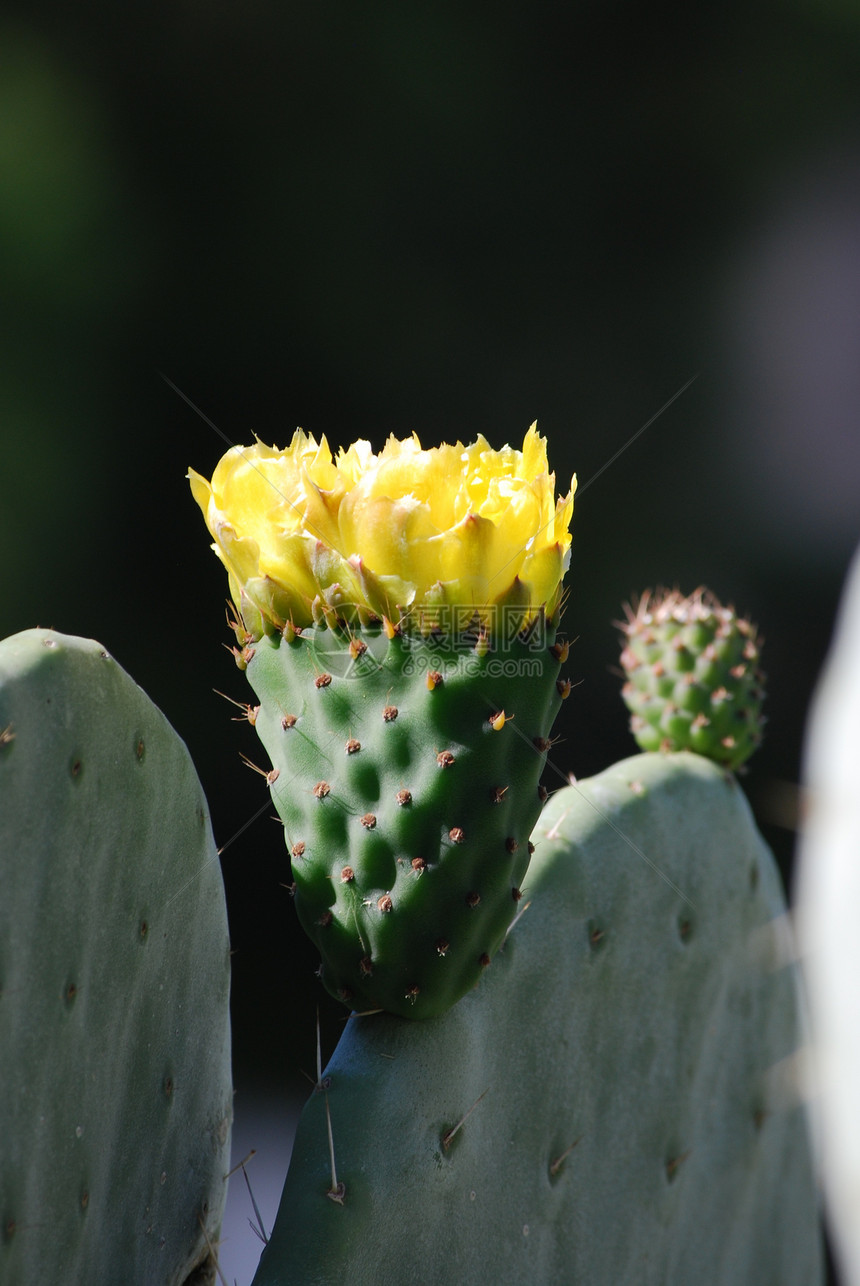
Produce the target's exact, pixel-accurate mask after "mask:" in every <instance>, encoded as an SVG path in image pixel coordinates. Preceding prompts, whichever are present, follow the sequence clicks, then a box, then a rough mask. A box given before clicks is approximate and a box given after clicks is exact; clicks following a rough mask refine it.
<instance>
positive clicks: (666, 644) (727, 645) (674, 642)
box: [621, 589, 764, 770]
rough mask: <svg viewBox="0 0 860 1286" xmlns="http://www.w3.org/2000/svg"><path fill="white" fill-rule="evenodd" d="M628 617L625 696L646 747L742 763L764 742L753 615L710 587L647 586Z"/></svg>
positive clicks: (640, 741) (641, 743)
mask: <svg viewBox="0 0 860 1286" xmlns="http://www.w3.org/2000/svg"><path fill="white" fill-rule="evenodd" d="M626 613H627V620H626V621H625V622H623V623H621V629H622V631H623V638H624V650H623V652H622V654H621V664H622V665H623V667H624V672H625V675H626V680H627V681H626V683H625V684H624V687H623V689H622V695H623V697H624V701H625V703H626V705H627V708H628V709H629V710H630V713H631V716H632V717H631V720H630V728H631V731H632V733H633V735H634V737H635V738H636V741H637V742H638V744H639V746H640V747H641V748H642V750H664V751H672V750H693V751H695V752H696V754H699V755H705V756H706V757H707V758H708V759H713V760H714V761H715V762H716V763H718V764H722V765H723V767H725V768H728V769H730V770H735V769H737V768H739V767H740V766H741V764H743V763H744V762H745V760H747V759H748V758H749V756H750V755H751V754H752V752H753V751H754V750H755V748H756V746H757V745H758V744H759V742H760V741H761V730H762V725H763V719H762V715H761V706H762V701H763V700H764V692H763V690H762V684H763V682H764V676H763V675H762V673H761V670H760V669H759V666H758V662H759V652H760V645H759V642H758V639H757V637H756V630H755V627H754V626H753V625H751V624H750V622H749V621H747V620H744V619H743V618H742V617H739V616H737V615H736V613H735V612H734V610H733V609H732V608H730V607H723V606H722V605H721V603H720V602H719V601H718V600H717V599H716V598H715V597H714V596H713V595H712V594H710V593H709V592H707V591H706V590H701V589H699V590H697V591H696V592H695V593H694V594H691V595H690V596H689V598H684V597H683V596H682V595H681V594H679V593H678V592H677V591H676V590H673V591H671V592H668V593H666V592H663V593H660V594H658V595H657V596H654V597H652V596H651V594H650V593H647V592H646V593H645V594H643V595H642V598H641V599H640V602H639V606H638V608H637V610H636V611H633V610H632V609H631V608H629V607H628V608H627V609H626Z"/></svg>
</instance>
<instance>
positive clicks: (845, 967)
mask: <svg viewBox="0 0 860 1286" xmlns="http://www.w3.org/2000/svg"><path fill="white" fill-rule="evenodd" d="M858 657H860V553H858V554H857V555H855V558H854V563H853V566H852V568H851V571H850V573H849V576H848V580H847V583H846V587H845V591H844V594H843V599H842V605H841V608H840V612H839V618H838V622H837V627H836V632H835V634H834V638H833V643H832V645H831V650H830V655H829V657H828V660H827V665H826V667H825V670H824V673H823V675H822V678H821V681H820V683H819V685H818V689H817V692H816V695H815V701H814V704H813V708H812V714H811V718H810V723H809V729H808V736H807V743H806V747H805V752H804V759H805V764H804V786H805V803H806V808H805V810H804V817H803V822H802V831H801V841H800V866H799V877H798V881H797V922H798V932H799V935H800V942H801V947H802V949H803V960H804V970H805V975H806V978H807V985H808V993H809V1009H810V1027H811V1033H812V1054H813V1066H814V1072H815V1081H816V1084H815V1089H816V1093H815V1097H814V1100H813V1101H814V1104H815V1108H816V1116H817V1124H818V1130H817V1138H818V1140H819V1143H820V1162H821V1167H822V1179H823V1186H824V1195H825V1199H826V1201H827V1204H828V1207H829V1216H830V1227H831V1229H832V1232H833V1238H834V1243H835V1251H836V1254H837V1257H838V1260H839V1263H840V1267H841V1269H842V1272H843V1274H844V1276H841V1277H840V1279H839V1280H840V1281H843V1282H844V1283H845V1284H846V1286H856V1283H858V1282H860V1104H858V1097H857V1089H858V1085H860V992H858V942H860V748H858V739H857V727H858V721H860V677H858V670H857V661H858Z"/></svg>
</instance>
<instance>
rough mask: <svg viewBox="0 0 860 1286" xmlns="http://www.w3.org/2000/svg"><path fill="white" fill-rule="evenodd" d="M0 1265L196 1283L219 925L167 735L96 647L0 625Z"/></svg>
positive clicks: (186, 773)
mask: <svg viewBox="0 0 860 1286" xmlns="http://www.w3.org/2000/svg"><path fill="white" fill-rule="evenodd" d="M0 890H2V893H0V1086H2V1095H0V1221H2V1222H0V1281H3V1282H8V1283H10V1286H11V1283H13V1282H14V1283H15V1286H45V1284H46V1283H54V1282H57V1283H59V1282H68V1283H73V1282H81V1283H83V1282H87V1283H104V1286H120V1283H122V1286H131V1284H134V1286H162V1284H163V1286H180V1283H183V1282H185V1281H186V1278H188V1277H189V1275H190V1274H192V1273H194V1272H195V1270H197V1272H198V1275H197V1276H195V1281H197V1282H200V1283H202V1282H203V1281H209V1280H211V1275H207V1269H206V1265H207V1263H208V1265H209V1272H210V1274H211V1270H212V1267H213V1266H212V1264H211V1259H210V1254H209V1247H208V1245H207V1238H208V1240H209V1242H211V1243H214V1242H215V1240H216V1239H217V1235H218V1229H219V1225H220V1221H221V1212H222V1209H223V1202H224V1196H225V1184H224V1175H225V1174H226V1172H227V1170H228V1168H229V1164H228V1157H229V1133H230V1121H231V1115H232V1090H231V1078H230V1043H229V1015H228V992H229V976H230V975H229V959H228V956H229V943H228V937H227V921H226V913H225V904H224V894H223V888H222V884H221V873H220V868H219V863H218V857H217V853H216V852H215V848H214V844H213V840H212V833H211V829H210V825H209V816H208V810H207V807H206V801H205V799H204V797H203V793H202V791H201V788H200V783H199V782H198V780H197V776H196V774H195V772H194V768H193V765H192V764H191V760H190V758H189V756H188V752H187V750H186V749H185V746H184V745H183V743H182V742H181V741H180V739H179V738H178V737H177V735H176V734H175V732H173V730H172V729H171V727H170V726H169V724H168V723H167V721H166V720H165V718H164V716H163V715H162V714H161V713H160V712H159V711H158V710H157V709H156V708H155V706H154V705H153V704H152V703H151V702H150V701H149V699H148V698H147V697H146V696H145V694H144V693H143V692H142V691H141V690H140V688H138V687H137V686H136V684H134V683H133V682H132V680H131V679H130V678H129V677H128V675H127V674H125V673H124V672H123V671H122V670H121V669H120V667H119V666H118V665H117V663H116V662H115V661H114V660H113V659H112V658H111V657H110V656H109V655H108V653H107V652H106V651H105V650H104V649H103V648H101V647H100V646H99V644H97V643H95V642H92V641H91V640H86V639H77V638H71V637H68V636H65V635H62V634H57V633H54V632H53V631H50V630H29V631H27V632H25V633H23V634H18V635H15V636H13V637H12V638H9V639H6V640H4V641H3V642H2V643H0Z"/></svg>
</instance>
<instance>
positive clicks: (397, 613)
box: [188, 424, 576, 629]
mask: <svg viewBox="0 0 860 1286" xmlns="http://www.w3.org/2000/svg"><path fill="white" fill-rule="evenodd" d="M188 476H189V480H190V482H191V489H192V492H193V495H194V498H195V500H196V501H197V503H198V504H199V505H200V508H201V509H202V510H203V514H204V517H205V518H206V523H207V525H208V527H209V530H210V532H211V533H212V536H213V537H214V540H215V543H214V545H213V548H214V550H215V552H216V554H217V555H218V557H219V558H220V559H221V561H222V562H223V563H224V565H225V566H226V568H227V572H228V575H229V581H230V591H231V594H232V596H233V599H234V601H235V603H236V605H237V607H238V608H239V610H240V612H241V613H242V616H243V618H244V619H245V621H246V623H247V624H248V627H249V628H250V629H254V628H255V626H254V623H255V622H256V623H257V624H258V626H259V628H265V623H266V622H268V623H269V624H270V625H271V626H274V627H276V628H278V629H282V628H283V627H284V626H285V625H286V624H287V622H291V623H292V624H293V625H300V626H304V625H309V624H311V623H312V622H313V621H314V620H318V619H320V617H321V615H324V614H325V615H330V614H331V612H332V610H333V611H334V613H335V614H336V615H337V616H345V617H347V618H352V617H354V616H356V615H357V616H358V617H359V619H361V620H366V619H367V618H368V617H370V616H379V617H382V616H384V617H386V618H387V619H388V620H389V621H392V622H395V623H401V624H405V623H407V622H409V623H414V624H415V625H416V626H417V627H419V628H426V627H427V626H428V625H439V624H441V625H443V627H444V626H445V625H446V624H447V625H449V626H451V627H456V624H457V623H459V624H465V623H468V622H470V621H472V620H474V619H475V618H477V619H478V620H479V621H480V622H481V624H482V625H485V626H488V627H489V628H493V626H494V614H495V613H496V611H497V609H498V607H499V606H500V605H510V606H511V607H512V608H513V609H514V611H515V612H516V614H517V619H518V622H519V624H520V625H523V624H526V623H527V622H529V621H530V620H531V619H532V618H533V617H534V616H536V615H537V614H538V613H539V612H541V611H545V612H546V613H547V615H549V616H551V615H552V614H553V613H554V612H555V609H556V607H557V606H558V602H559V598H560V595H561V582H562V578H563V576H564V573H565V571H566V569H567V565H568V562H569V559H570V520H571V516H572V513H573V495H574V491H575V489H576V478H575V477H574V478H573V479H572V481H571V488H570V491H569V493H568V494H567V495H566V496H564V497H560V498H559V499H558V500H556V498H555V475H554V474H551V473H550V472H549V469H548V465H547V455H546V441H545V439H544V438H542V437H541V436H540V434H539V433H538V431H537V426H536V425H534V424H533V425H532V426H531V428H530V429H529V430H528V432H527V433H526V436H525V440H524V442H523V447H522V450H521V451H517V450H515V449H513V448H512V447H507V446H506V447H503V448H502V450H501V451H494V450H493V449H492V448H491V447H490V446H489V444H488V443H487V442H486V440H485V439H484V438H483V437H479V438H478V440H477V441H476V442H473V443H472V444H471V445H470V446H467V447H464V446H463V445H462V444H461V443H459V442H458V443H457V444H456V445H455V446H449V445H443V446H440V447H434V448H431V449H430V450H424V449H422V447H421V443H420V442H419V441H418V438H417V437H416V436H415V435H414V434H413V435H412V436H411V437H409V438H405V439H403V440H399V439H397V438H394V437H390V438H389V439H388V441H387V442H386V444H385V446H384V447H383V449H382V451H381V452H380V453H379V454H378V455H376V454H374V453H373V451H372V450H371V447H370V443H368V442H364V441H359V442H355V443H353V444H352V446H351V447H349V449H348V450H347V451H344V450H340V451H339V452H338V454H337V456H336V457H335V458H333V457H332V453H331V451H330V450H329V447H328V443H327V442H326V440H325V438H323V439H322V441H321V442H320V443H317V442H316V440H315V439H314V437H313V436H312V435H311V434H308V433H304V432H303V431H302V430H301V429H299V430H297V432H296V433H295V435H294V437H293V440H292V442H291V443H290V445H289V447H287V448H286V450H284V451H279V450H277V449H276V448H274V447H267V446H265V445H264V444H263V443H262V442H259V441H258V442H257V443H255V445H254V446H252V447H247V448H239V447H234V448H232V449H231V450H230V451H228V452H227V454H226V455H225V456H224V457H223V458H222V459H221V461H220V462H219V464H218V465H217V467H216V469H215V472H214V474H213V476H212V481H211V482H207V481H206V479H205V478H203V477H201V475H200V474H198V473H195V472H194V470H193V469H191V470H189V475H188ZM258 618H262V620H261V621H258Z"/></svg>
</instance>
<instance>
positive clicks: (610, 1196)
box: [254, 754, 822, 1286]
mask: <svg viewBox="0 0 860 1286" xmlns="http://www.w3.org/2000/svg"><path fill="white" fill-rule="evenodd" d="M534 839H535V842H536V852H535V855H534V857H533V859H532V863H531V866H530V868H529V876H528V882H527V890H526V893H527V899H528V900H529V903H530V905H529V907H528V909H527V910H526V911H525V913H524V914H523V915H522V917H521V919H520V920H519V921H518V923H517V924H516V925H515V926H514V929H513V930H512V932H511V933H510V935H509V937H508V939H507V942H506V944H505V946H504V948H503V949H502V950H501V951H500V952H499V954H498V956H497V957H496V961H495V962H494V965H493V969H492V971H489V972H488V975H487V978H486V981H485V982H484V983H483V984H482V986H481V987H480V988H478V989H477V990H476V991H474V992H472V993H470V994H469V995H467V996H466V997H464V999H463V1000H462V1001H461V1002H460V1003H459V1004H458V1005H456V1006H455V1007H454V1008H453V1009H452V1010H451V1011H450V1012H449V1013H447V1014H445V1015H444V1016H443V1017H441V1018H439V1019H435V1020H431V1021H429V1022H427V1023H421V1024H416V1023H403V1022H400V1021H399V1020H398V1019H396V1018H393V1017H389V1016H386V1015H373V1016H367V1017H359V1016H355V1017H353V1018H352V1019H351V1021H350V1023H349V1026H348V1027H347V1029H346V1031H345V1033H344V1035H343V1037H342V1038H341V1041H340V1043H339V1045H338V1047H337V1049H336V1051H335V1053H334V1056H333V1058H332V1059H331V1061H330V1063H329V1065H328V1067H327V1068H326V1069H325V1072H324V1074H323V1077H322V1079H321V1082H320V1086H319V1087H318V1090H317V1092H316V1093H314V1094H313V1096H312V1097H311V1099H310V1100H309V1102H308V1103H307V1105H306V1107H305V1109H304V1112H303V1115H302V1118H301V1121H300V1124H299V1129H298V1134H297V1136H296V1142H295V1147H294V1151H293V1159H292V1163H291V1166H290V1171H289V1174H288V1176H287V1181H286V1185H285V1189H284V1195H283V1199H282V1202H281V1207H280V1211H279V1214H278V1218H277V1221H276V1224H275V1227H274V1230H273V1234H272V1237H271V1240H270V1242H269V1245H268V1246H267V1248H266V1250H265V1251H264V1252H263V1257H262V1260H261V1263H260V1267H259V1269H258V1272H257V1275H256V1277H255V1278H254V1286H288V1283H289V1284H291V1283H294V1282H302V1283H306V1284H308V1286H310V1284H311V1283H313V1286H335V1284H339V1283H342V1282H349V1283H350V1286H365V1284H366V1286H400V1284H401V1283H403V1282H407V1281H420V1282H493V1283H497V1284H499V1286H506V1284H511V1286H522V1284H523V1283H525V1282H540V1283H549V1282H564V1283H565V1284H566V1286H594V1283H604V1282H605V1283H611V1286H666V1284H667V1283H687V1282H696V1283H698V1284H699V1286H738V1283H753V1282H754V1283H755V1284H756V1286H816V1284H817V1283H820V1282H821V1281H822V1262H821V1246H820V1237H819V1228H818V1211H817V1200H816V1185H815V1181H814V1176H813V1171H812V1165H811V1161H810V1154H809V1145H808V1139H807V1130H806V1122H805V1117H804V1111H803V1109H802V1108H801V1107H800V1106H799V1104H798V1102H797V1098H796V1096H795V1095H794V1094H793V1092H792V1091H793V1087H792V1081H791V1077H790V1075H789V1067H790V1057H791V1055H792V1054H793V1053H794V1051H795V1050H796V1049H797V1047H798V1042H799V1039H800V1036H799V1014H798V995H797V986H796V977H795V973H794V968H793V966H792V965H791V964H790V963H788V962H787V961H788V955H789V954H790V953H787V952H786V942H785V935H786V934H787V933H788V929H787V927H786V917H785V902H784V899H783V895H782V891H781V888H780V883H779V877H778V874H777V871H776V867H775V864H774V862H773V859H772V857H771V855H770V853H769V851H768V849H767V847H766V846H765V844H764V842H763V841H762V839H761V837H760V836H759V835H758V833H757V831H756V829H755V826H754V824H753V822H752V819H751V816H750V812H749V809H748V807H747V804H746V801H745V799H744V796H743V794H742V792H741V791H740V789H739V788H738V786H737V784H736V783H735V781H734V779H733V778H731V777H727V776H726V774H724V773H723V772H721V771H720V770H719V769H718V768H717V767H715V766H714V765H713V764H710V763H708V762H707V761H706V760H704V759H702V758H699V757H698V756H695V755H689V754H679V755H673V756H666V755H637V756H636V757H634V758H632V759H628V760H626V761H624V762H622V763H619V764H617V765H615V766H614V767H613V768H611V769H609V770H608V771H606V772H604V773H602V774H601V775H600V776H598V777H595V778H593V779H591V780H589V781H584V782H580V783H579V784H578V785H576V786H571V787H566V788H564V789H562V790H560V791H559V792H558V793H557V794H556V795H555V796H554V797H553V799H552V801H551V803H550V804H549V805H548V807H547V809H546V811H545V812H544V814H543V816H542V817H541V819H540V821H539V823H538V826H537V828H536V831H535V834H534ZM329 1114H330V1125H329ZM329 1128H330V1133H329ZM330 1143H331V1146H330ZM332 1155H333V1158H334V1174H333V1171H332Z"/></svg>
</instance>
